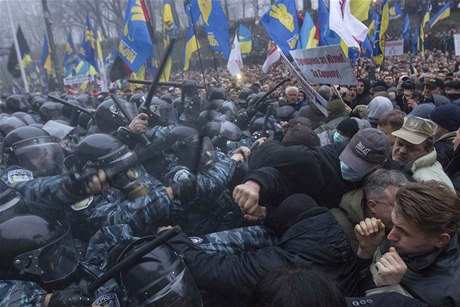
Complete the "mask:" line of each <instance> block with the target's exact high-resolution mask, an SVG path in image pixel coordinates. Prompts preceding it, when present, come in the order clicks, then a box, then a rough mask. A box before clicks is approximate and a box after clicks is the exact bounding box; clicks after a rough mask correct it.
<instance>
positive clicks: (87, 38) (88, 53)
mask: <svg viewBox="0 0 460 307" xmlns="http://www.w3.org/2000/svg"><path fill="white" fill-rule="evenodd" d="M96 53H97V51H96V42H95V40H94V35H93V29H92V27H91V22H90V21H89V14H86V28H85V35H84V36H83V41H82V43H81V47H80V55H81V58H82V59H84V60H85V61H87V62H88V63H89V64H90V65H92V66H93V67H94V68H96V69H97V62H96Z"/></svg>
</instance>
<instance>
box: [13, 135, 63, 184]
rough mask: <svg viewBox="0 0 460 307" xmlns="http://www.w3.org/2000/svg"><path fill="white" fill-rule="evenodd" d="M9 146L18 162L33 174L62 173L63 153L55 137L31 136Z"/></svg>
mask: <svg viewBox="0 0 460 307" xmlns="http://www.w3.org/2000/svg"><path fill="white" fill-rule="evenodd" d="M31 128H32V127H31ZM35 128H37V129H40V128H38V127H35ZM13 132H14V131H12V132H11V133H13ZM7 137H8V135H7ZM5 139H6V138H5ZM11 147H12V148H13V154H14V156H15V157H16V159H17V161H18V164H19V165H20V166H21V167H23V168H25V169H28V170H30V171H31V172H32V173H33V175H34V176H36V177H43V176H53V175H58V174H61V173H62V169H63V163H64V157H65V154H64V150H63V149H62V147H61V145H60V144H59V143H58V142H57V140H56V138H54V137H52V136H38V137H32V138H29V139H25V140H22V141H19V142H16V143H13V145H12V146H11Z"/></svg>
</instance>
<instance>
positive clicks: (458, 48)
mask: <svg viewBox="0 0 460 307" xmlns="http://www.w3.org/2000/svg"><path fill="white" fill-rule="evenodd" d="M454 43H455V55H457V56H460V34H454Z"/></svg>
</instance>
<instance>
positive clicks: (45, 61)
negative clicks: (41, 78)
mask: <svg viewBox="0 0 460 307" xmlns="http://www.w3.org/2000/svg"><path fill="white" fill-rule="evenodd" d="M49 47H50V46H49V43H48V37H46V35H45V37H44V40H43V51H42V57H41V62H40V64H41V65H42V67H43V68H45V69H46V72H47V73H48V74H52V72H53V65H52V62H51V53H50V48H49Z"/></svg>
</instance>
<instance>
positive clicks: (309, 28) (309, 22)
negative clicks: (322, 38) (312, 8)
mask: <svg viewBox="0 0 460 307" xmlns="http://www.w3.org/2000/svg"><path fill="white" fill-rule="evenodd" d="M315 34H316V26H315V24H314V23H313V19H312V18H311V16H310V14H308V12H307V11H305V16H304V19H303V24H302V27H301V28H300V40H299V42H300V49H305V48H315V47H316V46H318V39H316V37H315Z"/></svg>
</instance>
